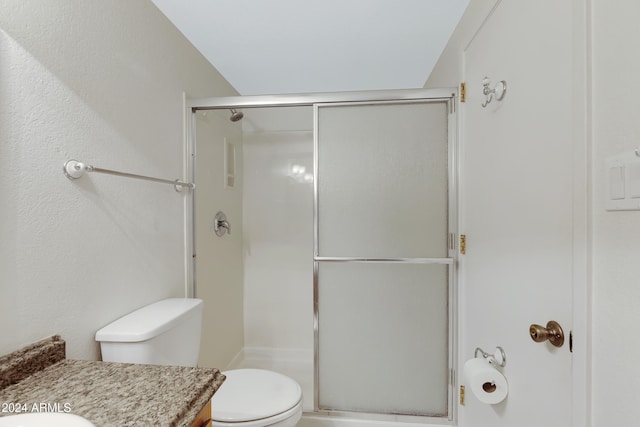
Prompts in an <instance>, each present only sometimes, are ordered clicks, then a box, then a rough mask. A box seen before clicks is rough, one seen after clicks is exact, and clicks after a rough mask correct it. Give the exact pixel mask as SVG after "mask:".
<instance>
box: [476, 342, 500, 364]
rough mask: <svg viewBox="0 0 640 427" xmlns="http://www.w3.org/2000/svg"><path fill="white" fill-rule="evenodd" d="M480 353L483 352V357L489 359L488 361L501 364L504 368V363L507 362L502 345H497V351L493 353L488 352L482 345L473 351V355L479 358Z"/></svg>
mask: <svg viewBox="0 0 640 427" xmlns="http://www.w3.org/2000/svg"><path fill="white" fill-rule="evenodd" d="M478 353H480V354H482V357H484V358H485V359H487V361H488V362H489V363H490V364H491V365H494V366H500V367H501V368H504V365H505V364H506V363H507V355H506V354H505V352H504V350H503V348H502V347H500V346H498V347H496V351H495V352H494V353H493V354H490V353H487V352H486V351H484V350H483V349H481V348H480V347H476V351H475V352H474V353H473V357H475V358H477V357H478Z"/></svg>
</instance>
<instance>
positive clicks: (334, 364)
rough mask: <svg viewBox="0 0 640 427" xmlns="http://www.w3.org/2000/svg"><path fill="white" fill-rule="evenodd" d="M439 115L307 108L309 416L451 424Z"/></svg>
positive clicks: (444, 136) (406, 108)
mask: <svg viewBox="0 0 640 427" xmlns="http://www.w3.org/2000/svg"><path fill="white" fill-rule="evenodd" d="M448 119H449V103H448V102H447V101H443V100H423V101H397V102H381V103H343V104H329V105H327V104H323V105H318V106H316V141H315V144H316V147H315V150H316V160H315V161H316V169H315V170H316V182H315V185H316V187H315V188H316V196H315V197H316V204H315V209H316V230H315V232H316V235H315V259H314V261H315V281H314V283H315V302H316V352H317V353H316V378H317V381H318V382H317V384H316V386H317V396H316V406H317V408H318V409H319V410H326V411H354V412H367V413H378V414H406V415H419V416H433V417H446V416H447V415H448V414H449V399H450V395H449V375H448V373H449V367H450V355H449V336H450V329H449V315H450V310H449V297H448V293H449V289H450V287H451V283H452V276H451V271H450V270H451V269H452V268H453V260H452V258H451V257H450V256H451V253H450V250H449V245H448V241H449V239H448V236H449V203H450V194H449V182H450V181H449V176H450V170H449V164H450V159H449V134H448V129H449V123H448Z"/></svg>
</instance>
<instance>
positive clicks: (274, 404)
mask: <svg viewBox="0 0 640 427" xmlns="http://www.w3.org/2000/svg"><path fill="white" fill-rule="evenodd" d="M201 325H202V300H199V299H195V298H171V299H166V300H162V301H158V302H156V303H153V304H150V305H147V306H145V307H142V308H140V309H138V310H136V311H134V312H132V313H129V314H127V315H126V316H124V317H121V318H120V319H117V320H116V321H114V322H112V323H110V324H109V325H107V326H105V327H104V328H102V329H100V330H99V331H98V332H96V341H99V342H100V349H101V351H102V360H103V361H105V362H123V363H145V364H154V365H174V366H196V364H197V360H198V353H199V350H200V328H201ZM223 374H225V375H226V376H227V379H226V380H225V381H224V382H223V383H222V385H221V386H220V388H219V389H218V390H217V391H216V393H215V394H214V395H213V398H212V399H211V406H212V419H213V421H212V426H214V427H223V426H233V427H293V426H295V425H296V424H297V422H298V420H299V419H300V417H301V416H302V390H301V388H300V386H299V385H298V383H296V382H295V381H294V380H292V379H291V378H289V377H287V376H285V375H282V374H279V373H276V372H271V371H266V370H262V369H235V370H230V371H226V372H223Z"/></svg>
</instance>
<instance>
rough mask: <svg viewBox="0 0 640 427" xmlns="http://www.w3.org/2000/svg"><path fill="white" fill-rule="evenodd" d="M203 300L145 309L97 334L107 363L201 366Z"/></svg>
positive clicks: (160, 303)
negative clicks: (199, 358)
mask: <svg viewBox="0 0 640 427" xmlns="http://www.w3.org/2000/svg"><path fill="white" fill-rule="evenodd" d="M201 328H202V300H200V299H195V298H170V299H165V300H162V301H158V302H156V303H153V304H150V305H147V306H145V307H142V308H140V309H138V310H136V311H134V312H132V313H129V314H127V315H126V316H124V317H121V318H120V319H118V320H116V321H114V322H113V323H110V324H109V325H107V326H105V327H104V328H102V329H100V330H99V331H98V332H96V341H99V342H100V349H101V351H102V360H103V361H105V362H124V363H145V364H150V365H173V366H197V364H198V353H199V352H200V330H201Z"/></svg>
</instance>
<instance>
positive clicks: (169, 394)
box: [0, 336, 225, 427]
mask: <svg viewBox="0 0 640 427" xmlns="http://www.w3.org/2000/svg"><path fill="white" fill-rule="evenodd" d="M64 348H65V345H64V341H63V340H62V339H61V338H60V337H58V336H54V337H51V338H49V339H46V340H43V341H40V342H38V343H35V344H33V345H31V346H29V347H26V348H24V349H22V350H19V351H17V352H14V353H11V354H9V355H7V356H3V357H0V417H3V416H8V415H15V414H17V413H25V412H27V413H33V412H64V413H73V414H76V415H79V416H81V417H83V418H85V419H87V420H89V421H91V422H92V423H93V424H95V425H96V426H99V427H103V426H105V427H107V426H114V427H121V426H147V425H148V426H150V425H153V426H172V427H173V426H176V427H190V426H193V427H201V426H206V425H208V419H209V418H210V415H208V413H210V411H211V407H210V401H211V397H212V396H213V394H214V393H215V391H216V390H217V389H218V388H219V387H220V385H221V384H222V382H223V381H224V379H225V377H224V375H222V374H221V373H220V371H219V370H217V369H212V368H192V367H181V366H159V365H140V364H129V363H113V362H99V361H87V360H68V359H66V358H65V349H64Z"/></svg>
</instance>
